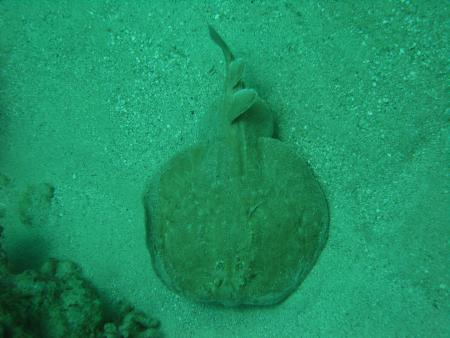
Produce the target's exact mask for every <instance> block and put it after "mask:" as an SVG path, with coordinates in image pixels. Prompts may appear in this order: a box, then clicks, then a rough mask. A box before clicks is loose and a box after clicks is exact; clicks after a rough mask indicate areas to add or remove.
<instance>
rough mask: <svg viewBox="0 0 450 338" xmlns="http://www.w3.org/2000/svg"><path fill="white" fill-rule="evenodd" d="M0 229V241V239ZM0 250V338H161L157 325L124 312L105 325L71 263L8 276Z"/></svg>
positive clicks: (88, 287) (97, 304) (88, 288)
mask: <svg viewBox="0 0 450 338" xmlns="http://www.w3.org/2000/svg"><path fill="white" fill-rule="evenodd" d="M2 231H3V229H2V227H1V226H0V239H1V235H2ZM7 263H8V262H7V256H6V254H5V252H4V251H3V250H2V248H1V245H0V337H21V338H22V337H24V338H26V337H45V338H53V337H55V338H59V337H65V338H71V337H73V338H79V337H93V338H96V337H109V338H113V337H124V338H128V337H129V338H131V337H160V336H161V333H160V331H159V322H158V321H157V320H155V319H151V318H148V317H146V316H145V315H144V314H143V313H141V312H138V311H136V310H134V308H133V307H131V306H129V305H127V306H123V307H122V308H121V310H120V311H119V312H118V313H117V314H116V316H117V318H116V320H115V321H114V322H110V323H108V320H106V319H105V315H104V309H103V305H102V303H101V301H100V298H99V296H98V294H97V292H96V291H95V289H94V288H93V287H92V286H91V285H90V284H89V283H88V282H87V281H86V280H85V279H83V277H82V274H81V270H80V268H79V267H78V266H77V265H76V264H75V263H73V262H70V261H58V260H56V259H51V260H49V261H48V262H46V263H45V264H44V265H43V266H42V268H41V269H40V270H39V271H34V270H26V271H24V272H22V273H20V274H12V273H11V272H10V271H9V269H8V266H7Z"/></svg>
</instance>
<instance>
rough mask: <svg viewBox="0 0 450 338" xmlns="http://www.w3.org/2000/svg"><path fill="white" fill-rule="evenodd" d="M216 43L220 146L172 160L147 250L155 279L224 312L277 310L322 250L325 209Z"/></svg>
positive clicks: (155, 199) (152, 201)
mask: <svg viewBox="0 0 450 338" xmlns="http://www.w3.org/2000/svg"><path fill="white" fill-rule="evenodd" d="M210 34H211V37H212V39H213V40H214V42H216V43H217V44H218V45H219V46H220V47H221V49H222V51H223V53H224V56H225V60H226V67H227V69H226V70H227V73H226V78H225V88H224V95H223V97H222V98H221V101H220V104H219V105H218V110H217V111H216V112H214V114H213V115H212V116H213V117H214V119H210V120H211V121H212V122H211V123H213V124H214V125H211V126H210V127H211V128H210V129H211V130H213V131H214V137H209V138H208V141H205V142H204V143H200V144H198V145H195V146H193V147H191V148H189V149H186V150H184V151H182V152H180V153H179V154H177V155H176V156H174V157H173V158H172V159H171V160H169V162H168V163H167V164H166V166H165V167H164V169H163V170H162V172H161V175H160V177H159V178H158V180H157V186H150V187H149V189H148V192H147V193H146V195H145V198H144V207H145V210H146V227H147V243H148V247H149V250H150V253H151V256H152V262H153V265H154V268H155V270H156V272H157V274H158V276H159V277H160V278H161V280H162V281H163V282H164V283H165V284H166V285H167V286H168V287H169V288H170V289H172V290H174V291H175V292H177V293H179V294H182V295H185V296H187V297H189V298H191V299H193V300H195V301H199V302H210V303H219V304H223V305H226V306H238V305H271V304H276V303H278V302H280V301H282V300H283V299H285V298H286V297H287V296H289V295H290V294H291V293H292V292H293V291H294V290H295V289H296V288H297V287H298V286H299V284H300V283H301V282H302V281H303V279H304V278H305V277H306V275H307V274H308V272H309V271H310V270H311V269H312V267H313V266H314V264H315V262H316V260H317V258H318V256H319V254H320V252H321V251H322V249H323V247H324V245H325V242H326V239H327V235H328V223H329V214H328V207H327V202H326V199H325V196H324V194H323V192H322V189H321V188H320V185H319V183H318V182H317V181H316V179H315V178H314V176H313V173H312V171H311V169H310V168H309V167H308V165H307V164H306V162H305V161H304V160H302V159H301V158H300V157H298V155H296V153H295V152H294V151H292V150H291V148H289V147H288V146H286V145H284V144H283V143H282V142H280V141H279V140H277V139H275V138H273V137H272V135H273V129H274V128H273V117H272V113H271V112H270V110H269V109H268V108H267V106H266V105H265V104H264V102H263V101H262V100H261V99H260V98H259V97H258V95H257V93H256V91H254V90H253V89H247V88H244V85H243V82H242V80H241V77H242V73H243V64H242V62H241V60H239V59H235V58H234V56H233V54H232V53H231V51H230V50H229V48H228V46H227V45H226V44H225V42H224V41H223V40H222V39H221V38H220V36H219V35H218V34H217V32H216V31H215V30H213V29H212V28H210ZM208 121H209V120H208Z"/></svg>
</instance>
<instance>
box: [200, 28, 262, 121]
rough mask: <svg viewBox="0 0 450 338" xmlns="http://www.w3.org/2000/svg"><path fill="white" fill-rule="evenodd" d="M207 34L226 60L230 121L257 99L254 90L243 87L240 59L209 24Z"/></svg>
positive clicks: (242, 67) (242, 66)
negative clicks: (236, 57)
mask: <svg viewBox="0 0 450 338" xmlns="http://www.w3.org/2000/svg"><path fill="white" fill-rule="evenodd" d="M208 28H209V35H210V36H211V39H212V40H213V41H214V42H215V43H216V44H217V45H218V46H219V47H220V48H221V49H222V52H223V55H224V57H225V62H226V78H225V93H226V95H227V96H228V97H229V98H230V101H231V106H230V107H229V109H228V111H227V117H228V121H230V123H232V122H233V121H234V120H235V119H236V118H238V117H239V116H241V115H242V114H243V113H245V112H246V111H247V110H248V109H250V108H251V107H252V106H253V105H254V104H255V102H256V100H257V94H256V91H255V90H253V89H245V88H244V83H243V82H242V74H243V72H244V64H243V62H242V61H241V60H240V59H235V57H234V55H233V53H232V52H231V50H230V48H229V47H228V45H227V44H226V42H225V41H224V40H223V39H222V38H221V36H220V35H219V33H217V31H216V30H215V29H214V28H213V27H212V26H211V25H209V26H208Z"/></svg>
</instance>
